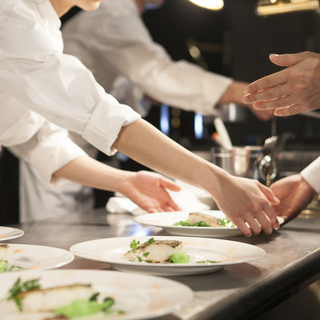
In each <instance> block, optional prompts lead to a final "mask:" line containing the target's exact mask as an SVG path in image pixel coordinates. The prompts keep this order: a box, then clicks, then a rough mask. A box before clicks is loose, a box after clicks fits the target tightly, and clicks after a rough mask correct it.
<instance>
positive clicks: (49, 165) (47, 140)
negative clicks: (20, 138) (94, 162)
mask: <svg viewBox="0 0 320 320" xmlns="http://www.w3.org/2000/svg"><path fill="white" fill-rule="evenodd" d="M8 149H9V150H10V151H11V152H12V153H13V154H14V155H15V156H16V157H17V158H19V159H23V160H24V161H26V162H28V163H30V165H32V166H33V167H34V168H35V169H36V170H37V171H38V172H39V174H40V176H41V177H42V179H43V180H44V181H45V182H46V183H47V184H49V185H50V186H51V187H53V188H56V187H58V186H60V185H61V184H63V183H64V182H65V181H66V179H63V178H59V177H57V176H54V175H53V173H54V172H55V171H57V170H58V169H60V168H61V167H63V166H65V165H66V164H67V163H69V162H70V161H72V160H74V159H76V158H78V157H80V156H84V155H86V153H85V152H84V151H83V150H82V149H81V148H79V147H78V146H77V145H76V144H75V143H74V142H72V140H71V139H70V138H68V131H67V130H65V129H62V128H60V127H58V126H55V125H54V124H52V123H50V122H48V121H45V123H44V124H43V125H42V126H41V128H40V129H39V130H38V132H37V133H36V134H35V135H34V136H33V137H32V138H31V139H29V140H28V141H26V142H25V143H22V144H19V145H15V146H10V147H8Z"/></svg>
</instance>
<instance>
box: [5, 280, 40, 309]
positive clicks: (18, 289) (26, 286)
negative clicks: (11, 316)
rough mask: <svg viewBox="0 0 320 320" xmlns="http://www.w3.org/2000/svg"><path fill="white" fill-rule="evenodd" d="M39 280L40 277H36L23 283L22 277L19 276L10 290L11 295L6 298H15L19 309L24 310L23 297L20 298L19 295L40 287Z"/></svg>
mask: <svg viewBox="0 0 320 320" xmlns="http://www.w3.org/2000/svg"><path fill="white" fill-rule="evenodd" d="M39 280H40V279H34V280H29V281H26V282H23V283H21V279H20V278H19V279H18V280H17V281H16V282H15V284H14V285H13V287H12V289H10V290H9V296H8V297H7V298H6V300H13V301H14V302H15V303H16V304H17V306H18V308H19V310H20V311H22V310H23V306H22V298H19V297H18V295H19V294H20V293H24V292H27V291H29V290H36V289H40V284H39Z"/></svg>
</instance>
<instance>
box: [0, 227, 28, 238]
mask: <svg viewBox="0 0 320 320" xmlns="http://www.w3.org/2000/svg"><path fill="white" fill-rule="evenodd" d="M23 234H24V232H23V231H22V230H20V229H15V228H9V227H0V241H7V240H10V239H15V238H19V237H21V236H23Z"/></svg>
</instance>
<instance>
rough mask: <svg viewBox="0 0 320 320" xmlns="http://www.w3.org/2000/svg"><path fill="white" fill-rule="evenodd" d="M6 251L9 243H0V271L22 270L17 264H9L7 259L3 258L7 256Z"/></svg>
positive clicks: (7, 251)
mask: <svg viewBox="0 0 320 320" xmlns="http://www.w3.org/2000/svg"><path fill="white" fill-rule="evenodd" d="M8 253H9V245H7V244H0V273H3V272H11V271H18V270H24V268H22V267H19V266H9V262H8V261H7V260H4V259H5V258H6V257H7V255H8Z"/></svg>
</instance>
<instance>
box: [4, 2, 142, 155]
mask: <svg viewBox="0 0 320 320" xmlns="http://www.w3.org/2000/svg"><path fill="white" fill-rule="evenodd" d="M0 11H1V16H0V43H1V48H0V88H1V90H3V91H5V92H6V93H7V94H9V95H12V96H13V97H15V98H16V99H17V100H19V101H20V102H21V103H23V104H24V105H25V106H26V107H28V108H29V109H31V110H33V111H36V112H37V113H38V114H40V115H42V116H43V117H45V118H46V119H48V120H49V121H50V122H52V123H55V124H56V125H58V126H61V127H63V128H66V129H68V130H70V131H73V132H76V133H78V134H80V135H81V136H82V137H83V138H84V139H86V140H87V141H88V142H89V143H90V144H92V145H93V146H95V147H96V148H98V149H99V150H101V151H103V152H104V153H106V154H108V155H112V154H114V153H115V152H116V150H114V149H112V145H113V144H114V141H115V140H116V139H117V137H118V134H119V132H120V130H121V128H122V127H123V126H127V125H130V124H131V123H133V122H135V121H136V120H137V119H138V118H140V115H139V114H137V113H136V112H135V111H133V110H132V109H131V108H130V107H128V106H126V105H121V104H119V103H118V101H117V100H116V99H114V98H113V97H112V96H110V95H108V94H107V93H106V92H105V91H104V89H103V88H102V87H101V86H100V85H99V84H98V83H97V82H96V81H95V79H94V77H93V76H92V74H91V72H90V71H89V70H88V69H87V68H86V67H85V66H84V65H83V64H82V63H81V62H80V61H79V60H78V59H76V58H75V57H72V56H69V55H64V54H62V44H61V43H60V42H61V41H62V40H61V34H60V31H59V29H58V28H57V29H54V30H53V31H50V28H52V27H53V26H51V25H46V24H45V23H41V21H38V20H39V19H38V20H37V17H35V13H34V12H33V11H32V10H27V7H26V6H25V5H24V4H23V2H15V1H13V2H12V4H11V2H8V1H6V5H4V6H2V7H0Z"/></svg>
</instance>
